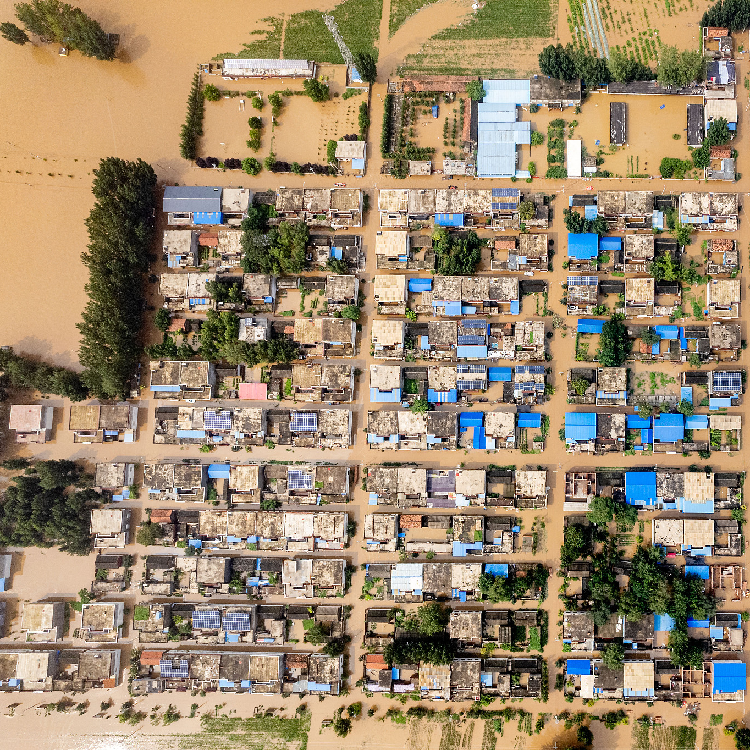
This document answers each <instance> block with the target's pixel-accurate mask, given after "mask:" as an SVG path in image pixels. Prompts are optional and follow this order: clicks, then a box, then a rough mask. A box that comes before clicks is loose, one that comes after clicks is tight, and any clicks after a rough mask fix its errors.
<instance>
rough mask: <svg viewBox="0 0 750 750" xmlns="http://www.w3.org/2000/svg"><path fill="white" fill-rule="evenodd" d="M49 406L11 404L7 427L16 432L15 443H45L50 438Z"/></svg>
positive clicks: (51, 413) (50, 412)
mask: <svg viewBox="0 0 750 750" xmlns="http://www.w3.org/2000/svg"><path fill="white" fill-rule="evenodd" d="M53 415H54V409H53V407H51V406H35V405H28V406H27V405H23V404H12V405H11V407H10V420H9V422H8V428H9V429H11V430H14V431H15V433H16V442H17V443H46V442H47V441H48V440H51V439H52V418H53Z"/></svg>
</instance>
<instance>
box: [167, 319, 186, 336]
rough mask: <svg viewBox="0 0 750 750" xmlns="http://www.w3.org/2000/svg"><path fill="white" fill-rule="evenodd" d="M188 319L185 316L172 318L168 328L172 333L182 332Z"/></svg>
mask: <svg viewBox="0 0 750 750" xmlns="http://www.w3.org/2000/svg"><path fill="white" fill-rule="evenodd" d="M186 323H187V321H186V320H185V318H172V320H171V321H170V323H169V328H167V330H168V331H169V332H170V333H177V332H178V331H180V332H182V331H184V330H185V324H186Z"/></svg>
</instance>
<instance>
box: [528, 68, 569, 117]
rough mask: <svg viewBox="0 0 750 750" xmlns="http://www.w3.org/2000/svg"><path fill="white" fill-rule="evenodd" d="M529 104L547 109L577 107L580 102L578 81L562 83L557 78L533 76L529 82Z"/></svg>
mask: <svg viewBox="0 0 750 750" xmlns="http://www.w3.org/2000/svg"><path fill="white" fill-rule="evenodd" d="M529 96H530V99H531V104H536V105H537V106H539V107H547V108H548V109H562V108H563V107H577V106H578V105H580V103H581V101H582V89H581V81H580V79H577V78H576V79H573V80H572V81H562V80H559V79H557V78H548V77H547V76H542V75H534V76H532V77H531V79H530V80H529Z"/></svg>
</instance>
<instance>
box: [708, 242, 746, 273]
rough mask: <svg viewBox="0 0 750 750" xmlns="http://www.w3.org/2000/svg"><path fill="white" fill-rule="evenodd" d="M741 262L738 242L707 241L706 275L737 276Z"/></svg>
mask: <svg viewBox="0 0 750 750" xmlns="http://www.w3.org/2000/svg"><path fill="white" fill-rule="evenodd" d="M739 261H740V258H739V251H738V250H737V240H729V239H724V238H712V239H710V240H707V246H706V273H707V274H709V275H710V276H719V275H727V276H728V275H736V274H737V272H738V269H739Z"/></svg>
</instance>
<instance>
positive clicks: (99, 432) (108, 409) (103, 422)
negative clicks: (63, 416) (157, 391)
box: [68, 403, 138, 443]
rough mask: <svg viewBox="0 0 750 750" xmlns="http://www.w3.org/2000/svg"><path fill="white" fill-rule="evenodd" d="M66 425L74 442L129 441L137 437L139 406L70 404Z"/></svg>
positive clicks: (124, 404) (123, 404) (125, 404)
mask: <svg viewBox="0 0 750 750" xmlns="http://www.w3.org/2000/svg"><path fill="white" fill-rule="evenodd" d="M68 427H69V428H70V430H72V432H73V442H74V443H132V442H134V441H135V440H136V439H137V433H138V407H137V406H133V405H132V404H127V403H121V404H102V405H99V404H89V405H84V404H72V405H71V407H70V421H69V423H68Z"/></svg>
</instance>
